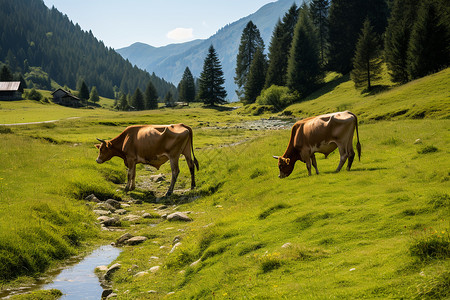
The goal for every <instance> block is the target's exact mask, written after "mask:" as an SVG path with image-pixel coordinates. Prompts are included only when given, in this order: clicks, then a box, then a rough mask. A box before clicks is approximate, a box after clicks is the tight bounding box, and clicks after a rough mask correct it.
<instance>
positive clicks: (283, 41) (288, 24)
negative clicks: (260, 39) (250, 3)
mask: <svg viewBox="0 0 450 300" xmlns="http://www.w3.org/2000/svg"><path fill="white" fill-rule="evenodd" d="M298 14H299V8H298V7H297V5H296V4H295V3H294V4H293V5H292V6H291V7H290V9H289V11H288V12H287V13H286V14H285V15H284V17H283V20H282V21H278V23H277V25H276V26H275V29H274V32H273V34H272V40H271V41H270V46H269V55H268V57H269V65H268V67H267V75H266V82H265V88H269V87H270V86H272V85H279V86H284V85H286V78H287V77H286V74H287V66H288V57H289V51H290V49H291V44H292V39H293V37H294V28H295V25H296V24H297V21H298Z"/></svg>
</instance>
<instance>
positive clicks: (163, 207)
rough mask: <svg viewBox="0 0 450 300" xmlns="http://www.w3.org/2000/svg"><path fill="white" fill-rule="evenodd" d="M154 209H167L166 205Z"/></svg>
mask: <svg viewBox="0 0 450 300" xmlns="http://www.w3.org/2000/svg"><path fill="white" fill-rule="evenodd" d="M156 209H157V210H164V209H167V205H161V206H158V207H157V208H156Z"/></svg>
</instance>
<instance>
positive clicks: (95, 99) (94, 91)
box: [89, 86, 100, 103]
mask: <svg viewBox="0 0 450 300" xmlns="http://www.w3.org/2000/svg"><path fill="white" fill-rule="evenodd" d="M89 101H91V102H94V103H97V102H99V101H100V97H99V96H98V92H97V88H96V87H95V86H93V87H92V88H91V94H90V96H89Z"/></svg>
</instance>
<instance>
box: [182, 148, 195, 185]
mask: <svg viewBox="0 0 450 300" xmlns="http://www.w3.org/2000/svg"><path fill="white" fill-rule="evenodd" d="M183 155H184V158H186V163H187V165H188V167H189V171H190V172H191V190H193V189H194V188H195V166H194V161H193V160H192V156H191V147H190V144H189V143H188V144H187V146H186V147H185V148H184V152H183Z"/></svg>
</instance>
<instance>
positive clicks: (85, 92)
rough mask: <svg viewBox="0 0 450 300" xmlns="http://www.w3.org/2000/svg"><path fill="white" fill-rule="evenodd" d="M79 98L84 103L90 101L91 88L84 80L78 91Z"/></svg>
mask: <svg viewBox="0 0 450 300" xmlns="http://www.w3.org/2000/svg"><path fill="white" fill-rule="evenodd" d="M78 97H79V98H80V99H81V100H82V101H87V100H88V99H89V88H88V87H87V85H86V82H84V80H83V81H82V82H81V84H80V88H79V89H78Z"/></svg>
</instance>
